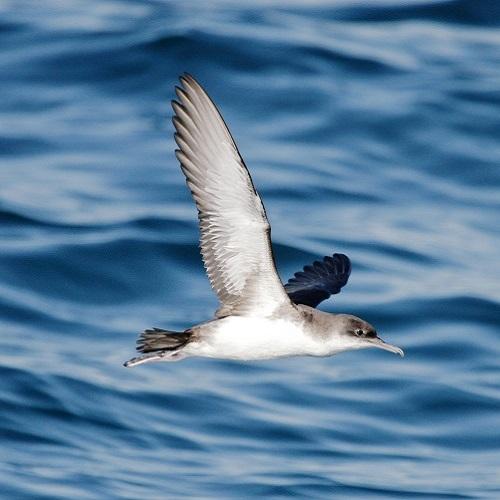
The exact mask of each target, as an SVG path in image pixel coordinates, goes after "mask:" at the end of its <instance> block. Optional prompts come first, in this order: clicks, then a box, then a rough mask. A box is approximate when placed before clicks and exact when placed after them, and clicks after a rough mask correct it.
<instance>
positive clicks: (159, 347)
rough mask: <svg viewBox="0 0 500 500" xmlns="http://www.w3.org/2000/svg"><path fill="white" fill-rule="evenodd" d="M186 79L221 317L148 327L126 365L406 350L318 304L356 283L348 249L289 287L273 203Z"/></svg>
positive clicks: (196, 175)
mask: <svg viewBox="0 0 500 500" xmlns="http://www.w3.org/2000/svg"><path fill="white" fill-rule="evenodd" d="M180 81H181V86H180V87H176V89H175V90H176V94H177V99H178V100H174V101H172V107H173V110H174V117H173V123H174V127H175V130H176V132H175V141H176V143H177V145H178V149H177V150H176V152H175V153H176V156H177V159H178V160H179V162H180V166H181V169H182V172H183V173H184V175H185V177H186V183H187V185H188V187H189V189H190V191H191V194H192V195H193V199H194V201H195V203H196V208H197V209H198V219H199V226H200V246H201V254H202V257H203V262H204V264H205V268H206V271H207V275H208V278H209V280H210V283H211V285H212V288H213V290H214V292H215V293H216V295H217V297H218V299H219V307H218V309H217V311H216V312H215V317H214V318H213V319H211V320H209V321H206V322H204V323H201V324H198V325H195V326H192V327H190V328H188V329H187V330H184V331H183V332H176V331H169V330H162V329H159V328H153V329H149V330H145V331H144V332H143V333H142V334H141V335H140V337H139V340H138V341H137V350H138V351H139V352H140V353H141V354H140V355H139V356H137V357H135V358H132V359H130V360H129V361H127V362H126V363H125V366H127V367H132V366H137V365H140V364H142V363H147V362H151V361H179V360H181V359H184V358H187V357H191V356H202V357H208V358H220V359H234V360H245V361H247V360H263V359H273V358H281V357H287V356H332V355H333V354H337V353H340V352H342V351H349V350H353V349H363V348H367V347H378V348H380V349H385V350H386V351H390V352H393V353H396V354H399V355H401V356H403V351H402V350H401V349H400V348H399V347H396V346H394V345H391V344H388V343H386V342H384V341H383V340H382V339H381V338H380V337H378V336H377V332H376V330H375V328H374V327H373V326H372V325H370V324H369V323H367V322H366V321H364V320H362V319H361V318H357V317H356V316H352V315H350V314H332V313H327V312H323V311H320V310H318V309H316V306H317V305H318V304H319V303H320V302H322V301H324V300H326V299H328V298H329V297H330V296H331V295H333V294H336V293H339V292H340V290H341V288H342V287H343V286H344V285H345V284H346V283H347V280H348V279H349V275H350V272H351V263H350V261H349V258H348V257H347V256H346V255H343V254H340V253H335V254H333V255H332V256H327V257H324V258H323V259H322V260H320V261H316V262H314V263H313V264H312V265H308V266H305V267H304V269H303V270H302V271H300V272H297V273H295V275H294V277H292V278H291V279H290V280H289V281H288V282H287V283H286V284H285V285H284V286H283V284H282V282H281V280H280V278H279V276H278V273H277V271H276V265H275V262H274V257H273V251H272V246H271V227H270V225H269V221H268V220H267V216H266V211H265V209H264V205H263V203H262V200H261V198H260V196H259V194H258V193H257V191H256V189H255V186H254V184H253V181H252V178H251V177H250V173H249V171H248V169H247V167H246V165H245V162H244V161H243V158H242V157H241V155H240V153H239V151H238V148H237V147H236V143H235V141H234V139H233V137H232V136H231V133H230V131H229V129H228V127H227V125H226V123H225V122H224V119H223V118H222V115H221V114H220V112H219V111H218V109H217V107H216V105H215V104H214V103H213V101H212V100H211V99H210V97H209V96H208V94H207V93H206V92H205V90H204V89H203V88H202V86H201V85H200V84H199V83H198V82H197V81H196V80H195V79H194V78H193V77H192V76H190V75H188V74H184V75H183V76H182V77H181V78H180Z"/></svg>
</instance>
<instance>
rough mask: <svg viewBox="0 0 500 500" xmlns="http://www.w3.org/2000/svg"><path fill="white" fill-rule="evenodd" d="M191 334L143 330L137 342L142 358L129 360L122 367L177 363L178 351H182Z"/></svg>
mask: <svg viewBox="0 0 500 500" xmlns="http://www.w3.org/2000/svg"><path fill="white" fill-rule="evenodd" d="M191 335H192V332H191V331H190V330H186V331H184V332H172V331H169V330H161V329H160V328H153V329H151V330H145V331H144V332H142V333H141V335H140V336H139V339H138V340H137V346H136V348H137V350H138V351H139V352H140V353H143V354H142V356H137V357H135V358H132V359H129V360H128V361H127V362H126V363H124V366H126V367H127V368H130V367H132V366H137V365H141V364H142V363H147V362H150V361H177V360H179V359H181V357H180V356H179V350H180V349H182V348H183V347H184V346H185V345H186V344H187V343H188V342H189V340H190V339H191Z"/></svg>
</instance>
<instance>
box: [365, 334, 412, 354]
mask: <svg viewBox="0 0 500 500" xmlns="http://www.w3.org/2000/svg"><path fill="white" fill-rule="evenodd" d="M367 340H368V341H369V342H370V344H371V345H372V346H373V347H378V348H379V349H384V351H389V352H393V353H394V354H399V355H400V356H401V357H402V358H403V357H404V355H405V353H404V352H403V349H400V348H399V347H397V346H395V345H392V344H388V343H387V342H384V341H383V340H382V339H380V338H378V337H375V338H374V339H367Z"/></svg>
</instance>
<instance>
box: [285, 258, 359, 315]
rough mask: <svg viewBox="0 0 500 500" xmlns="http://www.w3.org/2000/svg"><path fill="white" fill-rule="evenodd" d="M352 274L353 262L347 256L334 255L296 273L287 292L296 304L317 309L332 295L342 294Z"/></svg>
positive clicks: (287, 287) (287, 285)
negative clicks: (341, 290) (342, 289)
mask: <svg viewBox="0 0 500 500" xmlns="http://www.w3.org/2000/svg"><path fill="white" fill-rule="evenodd" d="M350 274H351V261H350V260H349V257H347V255H344V254H342V253H334V254H333V255H332V256H331V257H330V256H327V257H324V258H323V260H322V261H321V262H320V261H315V262H313V264H312V265H310V266H305V267H304V270H303V271H299V272H298V273H295V275H294V277H293V278H290V279H289V280H288V283H287V284H286V285H285V291H286V293H287V294H288V296H289V297H290V299H291V300H292V301H293V302H295V304H305V305H306V306H311V307H316V306H317V305H318V304H319V303H320V302H322V301H323V300H326V299H327V298H328V297H330V295H334V294H336V293H339V292H340V289H341V288H342V287H343V286H344V285H345V284H346V283H347V280H348V279H349V275H350Z"/></svg>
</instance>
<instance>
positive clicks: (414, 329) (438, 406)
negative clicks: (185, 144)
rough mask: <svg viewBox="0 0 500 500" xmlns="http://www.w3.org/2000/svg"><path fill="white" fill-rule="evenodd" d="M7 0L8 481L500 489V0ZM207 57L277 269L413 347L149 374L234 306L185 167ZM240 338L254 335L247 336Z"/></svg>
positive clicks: (462, 492) (324, 490)
mask: <svg viewBox="0 0 500 500" xmlns="http://www.w3.org/2000/svg"><path fill="white" fill-rule="evenodd" d="M243 4H244V3H243V2H238V1H236V0H234V1H220V2H190V1H185V2H177V3H174V2H167V1H160V0H157V1H153V0H150V1H139V0H135V1H126V0H115V1H109V0H66V1H64V2H60V1H56V0H46V1H44V2H30V1H23V0H21V1H3V2H1V3H0V69H1V78H0V95H1V98H0V160H1V167H0V330H1V334H0V343H1V345H0V436H1V441H0V444H1V446H0V457H1V459H0V485H1V486H0V493H1V494H0V496H1V497H2V498H16V499H17V498H37V499H41V498H47V499H49V498H50V499H59V498H60V499H68V498H85V499H91V498H99V499H102V498H127V499H131V498H137V499H139V498H148V499H149V498H180V497H193V498H251V497H256V498H263V497H268V498H271V497H276V498H277V497H285V496H298V497H308V498H325V499H327V498H328V499H329V498H347V499H354V498H359V499H366V498H381V499H385V498H397V499H400V498H492V499H494V498H500V453H499V451H500V433H499V424H500V422H499V409H500V404H499V402H500V382H499V380H500V378H499V375H500V374H499V365H500V344H499V320H500V271H499V248H500V231H499V228H500V226H499V219H500V170H499V166H500V144H499V134H500V106H499V103H500V90H499V89H500V32H499V25H500V5H499V2H497V1H496V0H482V1H475V0H455V1H444V0H443V1H431V0H429V1H417V0H414V1H390V0H385V1H383V0H373V1H370V2H368V1H367V2H361V1H357V2H349V1H337V2H326V1H325V2H323V1H321V0H318V1H313V2H309V1H306V0H302V1H300V0H299V1H293V2H292V1H290V2H289V3H285V2H280V1H271V2H264V1H263V0H256V1H253V2H245V4H246V5H247V6H243ZM183 71H189V72H191V73H192V74H194V75H195V76H196V77H197V78H198V79H199V80H200V81H201V82H203V83H204V85H205V86H206V88H207V89H208V91H209V92H210V93H211V95H212V96H213V98H214V99H215V100H216V102H217V103H218V105H219V106H220V108H221V109H222V111H223V113H224V115H225V117H226V119H227V121H228V123H229V125H230V126H231V129H232V131H233V133H234V136H235V138H236V140H237V142H238V144H239V146H240V149H241V152H242V154H243V156H244V157H245V159H246V161H247V164H248V166H249V168H250V170H251V172H252V174H253V177H254V181H255V184H256V186H257V188H258V189H259V191H260V193H261V195H262V198H263V199H264V202H265V205H266V208H267V211H268V214H269V218H270V220H271V224H272V226H273V240H274V248H275V252H276V258H277V262H278V266H279V270H280V273H281V274H282V276H283V278H284V279H286V278H287V277H288V276H290V274H291V273H293V272H294V271H297V270H299V269H300V268H301V267H302V266H303V265H304V264H307V263H308V262H310V261H312V260H313V259H315V258H317V257H321V256H323V255H326V254H329V253H332V252H343V253H346V254H348V255H349V256H350V257H351V259H352V261H353V273H352V275H351V280H350V282H349V284H348V286H347V287H346V288H345V289H344V291H343V292H342V294H341V295H340V296H338V297H336V298H335V300H332V301H329V302H328V303H325V304H323V308H324V309H326V310H328V311H332V312H351V313H354V314H357V315H360V316H362V317H364V318H366V319H367V320H368V321H370V322H371V323H373V324H375V325H376V326H377V329H378V331H379V332H380V333H381V335H382V336H383V337H384V338H385V339H387V340H388V341H390V342H393V343H395V344H397V345H400V346H402V347H403V348H404V349H405V351H406V357H405V358H404V359H400V358H399V357H397V356H394V355H391V354H389V353H387V352H383V351H380V350H366V351H358V352H352V353H347V354H343V355H339V356H337V357H335V358H326V359H313V358H296V359H289V360H282V361H270V362H260V363H248V364H247V363H236V362H234V363H233V362H222V361H221V362H218V361H210V360H199V359H190V360H187V361H184V362H182V363H177V364H176V363H172V364H167V363H164V364H158V365H149V366H148V365H145V366H142V367H139V368H137V369H134V370H126V369H125V368H123V367H122V362H123V361H124V360H125V359H127V358H129V357H130V356H132V355H133V347H134V343H135V339H136V335H137V333H138V332H140V331H141V330H142V329H144V328H145V327H151V326H158V327H164V328H172V329H182V328H187V327H188V326H190V325H192V324H193V323H196V322H199V321H202V320H205V319H208V318H210V317H211V315H212V314H213V311H214V309H215V307H216V299H215V297H214V295H213V294H212V292H211V290H210V287H209V284H208V280H207V279H206V277H205V275H204V272H203V267H202V264H201V260H200V257H199V253H198V229H197V224H196V211H195V208H194V205H193V203H192V201H191V199H190V196H189V194H188V192H187V189H186V187H185V185H184V179H183V177H182V175H181V173H180V170H179V167H178V165H177V162H176V160H175V157H174V154H173V150H174V142H173V137H172V135H173V130H172V126H171V123H170V116H171V111H170V106H169V100H170V99H171V98H172V97H173V86H174V85H175V83H176V80H177V76H178V75H179V74H180V73H182V72H183ZM236 334H237V332H235V335H236Z"/></svg>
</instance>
